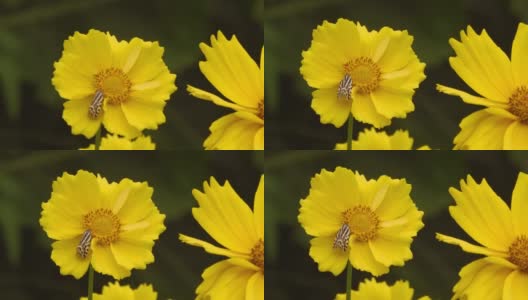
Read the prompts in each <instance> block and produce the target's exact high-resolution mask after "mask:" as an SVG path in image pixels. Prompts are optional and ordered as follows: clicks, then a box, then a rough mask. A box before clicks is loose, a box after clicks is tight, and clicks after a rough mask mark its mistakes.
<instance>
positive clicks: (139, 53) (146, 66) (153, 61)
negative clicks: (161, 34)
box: [120, 38, 169, 84]
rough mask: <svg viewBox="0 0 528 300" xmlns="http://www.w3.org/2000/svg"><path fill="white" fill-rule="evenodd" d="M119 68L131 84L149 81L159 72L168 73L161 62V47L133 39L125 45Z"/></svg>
mask: <svg viewBox="0 0 528 300" xmlns="http://www.w3.org/2000/svg"><path fill="white" fill-rule="evenodd" d="M127 46H128V47H127V49H126V50H125V53H122V54H121V55H120V57H122V58H124V59H123V61H122V62H121V64H120V66H121V68H122V69H123V71H124V72H125V73H127V75H128V76H129V77H130V79H131V81H132V83H133V84H137V83H143V82H147V81H151V80H153V79H155V78H157V77H159V76H160V75H161V74H160V73H161V72H160V70H163V71H165V72H163V73H169V72H168V70H167V69H166V66H165V63H164V62H163V59H162V57H163V52H164V49H163V47H160V45H159V43H158V42H148V41H143V40H141V39H139V38H133V39H132V40H131V41H130V42H129V43H128V45H127Z"/></svg>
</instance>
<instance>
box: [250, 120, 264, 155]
mask: <svg viewBox="0 0 528 300" xmlns="http://www.w3.org/2000/svg"><path fill="white" fill-rule="evenodd" d="M253 147H254V148H255V150H264V126H262V127H261V128H260V129H259V130H257V133H255V140H254V141H253Z"/></svg>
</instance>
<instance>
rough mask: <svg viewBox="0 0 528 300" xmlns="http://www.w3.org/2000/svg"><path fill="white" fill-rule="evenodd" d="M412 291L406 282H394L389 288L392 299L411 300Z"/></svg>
mask: <svg viewBox="0 0 528 300" xmlns="http://www.w3.org/2000/svg"><path fill="white" fill-rule="evenodd" d="M413 294H414V290H413V289H412V288H411V287H410V286H409V282H407V281H401V280H399V281H396V282H395V283H394V285H393V286H392V287H391V297H392V299H409V300H411V299H412V296H413Z"/></svg>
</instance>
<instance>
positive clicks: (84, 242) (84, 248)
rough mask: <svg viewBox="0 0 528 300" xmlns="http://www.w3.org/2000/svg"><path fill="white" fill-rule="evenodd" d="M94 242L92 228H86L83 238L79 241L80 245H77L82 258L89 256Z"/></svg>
mask: <svg viewBox="0 0 528 300" xmlns="http://www.w3.org/2000/svg"><path fill="white" fill-rule="evenodd" d="M91 243H92V232H91V231H90V229H88V230H86V231H85V232H84V233H83V235H82V237H81V240H80V241H79V245H77V254H78V255H79V256H80V257H81V258H86V256H88V252H90V245H91Z"/></svg>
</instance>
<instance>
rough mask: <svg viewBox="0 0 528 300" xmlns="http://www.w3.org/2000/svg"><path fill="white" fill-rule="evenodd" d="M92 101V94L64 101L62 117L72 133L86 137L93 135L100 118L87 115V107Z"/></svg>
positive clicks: (98, 125)
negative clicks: (94, 118)
mask: <svg viewBox="0 0 528 300" xmlns="http://www.w3.org/2000/svg"><path fill="white" fill-rule="evenodd" d="M91 101H92V96H89V97H86V98H83V99H80V100H72V101H66V102H64V111H63V112H62V118H63V119H64V121H66V123H67V124H68V125H70V126H71V128H72V129H71V132H72V134H82V135H84V136H85V137H86V138H92V137H94V136H95V133H96V132H97V130H99V127H100V126H101V120H100V119H96V120H92V119H90V117H89V116H88V107H89V106H90V103H91Z"/></svg>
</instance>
